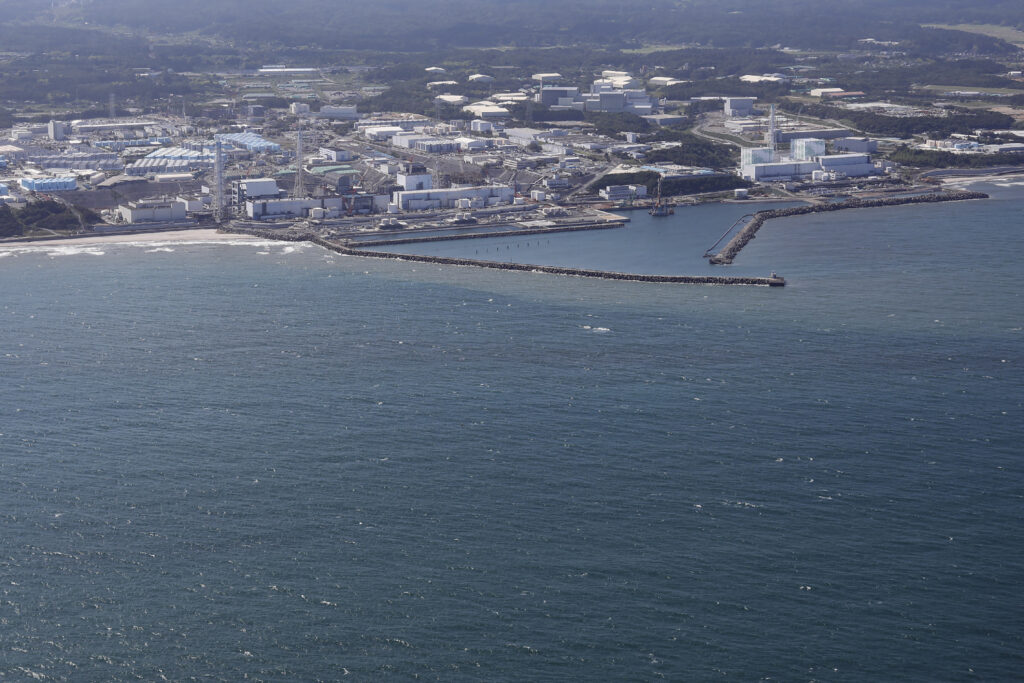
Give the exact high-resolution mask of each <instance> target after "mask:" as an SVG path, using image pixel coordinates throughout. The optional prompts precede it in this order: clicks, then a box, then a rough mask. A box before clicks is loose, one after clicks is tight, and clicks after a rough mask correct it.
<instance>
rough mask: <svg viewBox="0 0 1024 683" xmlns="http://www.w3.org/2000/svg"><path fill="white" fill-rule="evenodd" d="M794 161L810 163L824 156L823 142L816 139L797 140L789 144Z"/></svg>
mask: <svg viewBox="0 0 1024 683" xmlns="http://www.w3.org/2000/svg"><path fill="white" fill-rule="evenodd" d="M789 148H790V156H791V157H792V158H793V160H794V161H810V160H812V159H814V157H820V156H823V155H824V154H825V141H824V140H819V139H818V138H797V139H796V140H793V141H792V142H791V143H789Z"/></svg>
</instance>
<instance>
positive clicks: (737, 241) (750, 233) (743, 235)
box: [708, 191, 988, 265]
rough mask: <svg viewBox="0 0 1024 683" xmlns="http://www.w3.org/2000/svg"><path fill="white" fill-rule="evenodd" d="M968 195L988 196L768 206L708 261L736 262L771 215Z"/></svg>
mask: <svg viewBox="0 0 1024 683" xmlns="http://www.w3.org/2000/svg"><path fill="white" fill-rule="evenodd" d="M965 199H988V195H987V194H985V193H984V192H967V191H962V192H943V193H941V194H925V195H914V196H912V197H886V198H884V199H868V200H859V199H850V200H847V201H845V202H837V203H834V204H814V205H812V206H794V207H791V208H788V209H769V210H767V211H758V212H757V213H755V214H754V218H753V219H752V220H751V221H750V222H749V223H747V224H746V225H745V226H743V228H742V229H741V230H740V231H739V232H738V233H736V235H735V236H734V237H733V238H732V239H731V240H729V242H728V243H727V244H726V245H725V247H723V248H722V250H721V251H720V252H718V253H717V254H715V255H713V256H711V257H709V258H708V261H709V262H710V263H712V264H716V265H727V264H730V263H732V262H733V259H734V258H736V255H737V254H739V253H740V251H741V250H742V249H743V247H745V246H747V243H748V242H750V240H752V239H754V237H755V236H756V235H757V231H758V230H760V229H761V226H762V225H764V222H765V221H767V220H769V219H772V218H785V217H787V216H802V215H804V214H810V213H823V212H826V211H842V210H844V209H868V208H876V207H881V206H900V205H902V204H934V203H936V202H955V201H963V200H965Z"/></svg>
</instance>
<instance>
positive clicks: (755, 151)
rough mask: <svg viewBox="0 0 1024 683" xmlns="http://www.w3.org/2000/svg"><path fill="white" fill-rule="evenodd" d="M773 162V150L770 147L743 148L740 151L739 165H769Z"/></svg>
mask: <svg viewBox="0 0 1024 683" xmlns="http://www.w3.org/2000/svg"><path fill="white" fill-rule="evenodd" d="M773 161H775V150H773V149H772V148H771V147H744V148H743V149H741V150H740V165H742V166H747V165H749V164H770V163H772V162H773Z"/></svg>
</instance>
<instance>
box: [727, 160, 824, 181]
mask: <svg viewBox="0 0 1024 683" xmlns="http://www.w3.org/2000/svg"><path fill="white" fill-rule="evenodd" d="M820 169H821V166H820V165H819V164H818V163H817V162H816V161H775V162H771V163H764V164H757V163H754V164H747V165H744V166H743V167H742V170H741V175H742V176H743V177H744V178H746V179H747V180H753V181H755V182H770V181H777V180H792V179H793V178H801V177H804V176H809V175H811V174H812V173H814V172H815V171H817V170H820Z"/></svg>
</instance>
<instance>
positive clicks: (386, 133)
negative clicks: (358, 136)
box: [363, 126, 405, 142]
mask: <svg viewBox="0 0 1024 683" xmlns="http://www.w3.org/2000/svg"><path fill="white" fill-rule="evenodd" d="M403 132H405V129H404V128H401V127H399V126H372V127H370V128H364V129H363V137H365V138H366V139H367V140H373V141H374V142H385V141H387V140H390V139H391V138H393V137H394V136H395V135H398V134H399V133H403Z"/></svg>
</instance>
